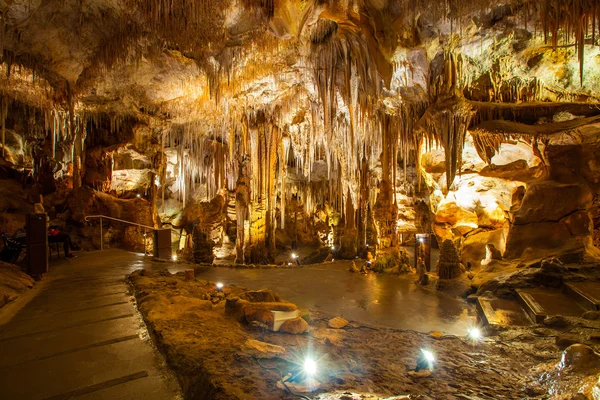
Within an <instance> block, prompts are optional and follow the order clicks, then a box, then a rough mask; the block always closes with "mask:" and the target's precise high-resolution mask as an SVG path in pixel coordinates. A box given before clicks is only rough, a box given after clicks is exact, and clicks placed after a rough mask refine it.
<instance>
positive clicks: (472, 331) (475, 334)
mask: <svg viewBox="0 0 600 400" xmlns="http://www.w3.org/2000/svg"><path fill="white" fill-rule="evenodd" d="M467 336H468V337H469V339H472V340H477V339H479V338H481V331H480V330H479V328H469V331H468V332H467Z"/></svg>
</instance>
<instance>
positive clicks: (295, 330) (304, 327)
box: [279, 317, 308, 335]
mask: <svg viewBox="0 0 600 400" xmlns="http://www.w3.org/2000/svg"><path fill="white" fill-rule="evenodd" d="M306 331H308V322H306V321H305V320H304V319H302V318H300V317H296V318H294V319H289V320H287V321H285V322H284V323H283V324H281V327H280V328H279V332H283V333H291V334H293V335H299V334H301V333H304V332H306Z"/></svg>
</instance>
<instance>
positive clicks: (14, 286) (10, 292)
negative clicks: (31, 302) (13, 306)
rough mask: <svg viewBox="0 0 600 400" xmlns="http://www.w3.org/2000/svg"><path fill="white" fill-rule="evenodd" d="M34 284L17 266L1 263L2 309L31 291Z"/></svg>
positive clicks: (0, 305) (0, 296) (0, 300)
mask: <svg viewBox="0 0 600 400" xmlns="http://www.w3.org/2000/svg"><path fill="white" fill-rule="evenodd" d="M34 283H35V281H34V280H33V278H31V277H30V276H29V275H27V274H25V273H24V272H22V271H21V270H20V269H19V267H17V266H16V265H13V264H7V263H5V262H2V261H0V308H1V307H3V306H5V305H6V304H7V303H9V302H11V301H14V300H15V299H17V298H18V297H19V296H20V295H22V294H23V293H24V292H26V291H27V290H29V289H31V288H32V287H33V285H34Z"/></svg>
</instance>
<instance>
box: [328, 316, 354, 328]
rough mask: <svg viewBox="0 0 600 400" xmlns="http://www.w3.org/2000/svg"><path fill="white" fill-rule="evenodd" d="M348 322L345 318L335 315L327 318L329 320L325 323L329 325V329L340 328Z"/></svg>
mask: <svg viewBox="0 0 600 400" xmlns="http://www.w3.org/2000/svg"><path fill="white" fill-rule="evenodd" d="M348 324H349V322H348V321H347V320H345V319H344V318H342V317H335V318H332V319H330V320H329V322H328V323H327V326H328V327H330V328H331V329H342V328H344V327H345V326H346V325H348Z"/></svg>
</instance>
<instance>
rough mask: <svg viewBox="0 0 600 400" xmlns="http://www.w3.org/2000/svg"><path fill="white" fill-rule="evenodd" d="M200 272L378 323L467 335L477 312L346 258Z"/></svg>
mask: <svg viewBox="0 0 600 400" xmlns="http://www.w3.org/2000/svg"><path fill="white" fill-rule="evenodd" d="M196 275H197V277H198V278H199V279H209V280H212V281H223V282H227V283H228V284H232V285H239V286H245V287H248V288H251V289H261V288H269V289H273V290H275V291H276V292H278V293H279V294H280V295H281V296H282V298H284V299H286V300H289V301H291V302H293V303H296V304H298V305H299V306H301V307H308V308H313V309H318V310H321V311H324V312H327V313H330V314H335V315H340V316H343V317H344V318H346V319H350V320H355V321H359V322H363V323H367V324H372V325H383V326H389V327H394V328H400V329H414V330H418V331H422V332H430V331H434V330H435V331H440V332H445V333H451V334H457V335H464V334H465V332H466V329H467V327H468V326H470V325H472V324H473V320H474V315H475V310H474V309H473V308H472V307H471V306H470V305H468V304H467V303H466V302H465V301H463V300H460V299H454V298H450V297H447V296H444V295H441V294H439V293H435V292H432V291H430V290H427V289H424V288H422V287H420V286H417V285H415V284H414V283H413V282H412V281H411V280H409V279H407V278H406V277H398V276H391V275H375V274H369V275H362V274H355V273H354V274H353V273H350V272H348V271H347V263H344V262H339V263H338V262H336V263H332V264H327V265H317V266H306V267H304V268H298V269H274V270H267V269H230V268H203V269H198V270H196Z"/></svg>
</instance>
